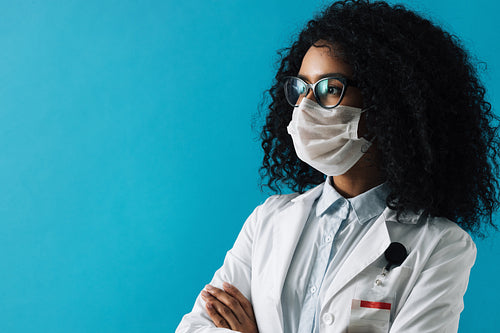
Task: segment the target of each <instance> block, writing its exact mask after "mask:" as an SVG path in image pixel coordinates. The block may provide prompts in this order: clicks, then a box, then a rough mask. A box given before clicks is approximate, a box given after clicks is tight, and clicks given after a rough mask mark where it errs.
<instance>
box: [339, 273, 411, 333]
mask: <svg viewBox="0 0 500 333" xmlns="http://www.w3.org/2000/svg"><path fill="white" fill-rule="evenodd" d="M382 272H383V268H382V266H381V267H378V265H374V266H371V267H369V268H367V269H366V270H365V271H364V272H362V273H361V274H360V277H359V281H358V282H357V284H356V287H355V291H354V298H353V299H352V302H351V314H350V318H349V326H348V330H347V332H348V333H379V332H380V333H386V332H388V331H389V328H390V326H391V323H392V321H393V320H394V314H395V312H396V309H397V308H398V306H399V299H400V297H401V292H402V288H403V287H404V286H405V285H406V282H407V281H408V278H409V276H410V274H411V272H412V269H411V268H409V267H404V266H400V267H395V268H393V269H391V270H390V271H389V272H388V273H386V274H385V275H384V274H382Z"/></svg>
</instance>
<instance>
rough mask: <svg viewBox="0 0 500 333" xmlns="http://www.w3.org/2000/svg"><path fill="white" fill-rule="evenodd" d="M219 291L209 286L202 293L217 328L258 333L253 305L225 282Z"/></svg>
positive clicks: (207, 309)
mask: <svg viewBox="0 0 500 333" xmlns="http://www.w3.org/2000/svg"><path fill="white" fill-rule="evenodd" d="M223 288H224V290H222V289H219V288H216V287H213V286H211V285H209V284H207V285H206V286H205V290H206V291H205V290H204V291H202V292H201V297H202V298H203V300H204V301H205V302H206V305H205V310H206V311H207V313H208V315H209V316H210V319H212V321H213V322H214V324H215V326H217V327H222V328H228V329H231V330H233V331H238V332H242V333H258V332H259V331H258V329H257V322H256V320H255V315H254V313H253V308H252V304H251V303H250V301H249V300H248V299H247V298H246V297H245V296H243V294H242V293H241V292H240V291H239V290H238V289H237V288H236V287H235V286H233V285H231V284H229V283H227V282H224V283H223Z"/></svg>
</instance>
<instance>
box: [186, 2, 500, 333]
mask: <svg viewBox="0 0 500 333" xmlns="http://www.w3.org/2000/svg"><path fill="white" fill-rule="evenodd" d="M269 94H270V96H271V98H272V102H271V104H270V105H269V113H268V115H267V118H266V124H265V126H264V129H263V131H262V134H261V137H262V147H263V149H264V152H265V156H264V162H263V166H262V171H263V173H262V175H263V176H264V177H267V179H268V182H267V185H268V186H269V187H270V188H271V189H274V190H277V191H278V192H279V191H280V189H281V187H282V186H287V187H289V188H291V189H292V190H294V191H296V192H297V193H294V194H288V195H275V196H271V197H270V198H268V199H267V200H266V202H265V203H264V204H262V205H260V206H258V207H257V208H256V209H255V210H254V212H253V213H252V214H251V216H250V217H249V218H248V219H247V221H246V222H245V224H244V226H243V229H242V231H241V232H240V234H239V236H238V238H237V240H236V242H235V244H234V246H233V248H232V249H231V250H230V251H229V252H228V253H227V256H226V258H225V261H224V264H223V266H222V267H221V268H220V269H219V270H218V271H217V272H216V273H215V276H214V278H213V280H212V282H211V283H210V285H207V286H206V288H205V290H203V291H202V292H201V294H200V296H199V297H198V298H197V300H196V303H195V305H194V308H193V310H192V312H191V313H189V314H187V315H185V316H184V318H183V319H182V321H181V323H180V325H179V327H178V328H177V332H179V333H180V332H219V331H220V332H223V331H230V330H232V331H239V332H245V333H248V332H260V333H267V332H269V333H276V332H287V333H290V332H456V331H457V329H458V321H459V316H460V312H461V311H462V309H463V295H464V293H465V290H466V288H467V283H468V278H469V272H470V269H471V267H472V265H473V264H474V261H475V256H476V248H475V245H474V242H473V241H472V239H471V237H470V236H469V234H468V233H467V232H469V233H471V234H478V235H481V231H482V230H483V228H482V227H483V226H487V225H493V223H492V213H493V212H494V211H495V210H496V209H497V208H498V204H499V201H498V197H497V196H496V191H497V190H498V180H497V178H496V175H497V174H498V160H497V155H496V151H498V148H499V146H500V144H499V140H498V137H497V136H496V131H497V128H496V127H494V126H493V123H492V122H493V121H497V118H496V117H495V116H494V114H493V113H492V111H491V105H490V104H489V103H488V102H487V101H485V99H484V95H485V89H484V88H483V86H482V85H481V83H480V81H479V79H478V77H477V74H476V72H475V69H474V66H473V65H472V64H471V62H470V58H469V55H468V54H467V53H466V52H465V51H464V50H463V49H462V48H461V46H460V45H459V42H458V41H457V39H456V38H455V37H453V36H451V35H450V34H448V33H446V32H444V31H442V30H441V29H440V28H439V27H436V26H435V25H433V24H432V23H431V22H429V21H428V20H426V19H424V18H422V17H420V16H418V15H417V14H415V13H413V12H411V11H409V10H407V9H405V8H404V7H402V6H390V5H388V4H386V3H384V2H373V3H372V2H367V1H340V2H336V3H334V4H332V5H331V6H330V7H329V8H327V9H326V10H325V11H324V12H323V13H321V15H319V16H318V17H316V18H315V19H314V20H311V21H310V22H309V23H308V24H307V26H306V27H305V29H304V30H303V31H302V32H301V33H300V35H299V36H298V40H296V41H295V42H294V43H293V45H292V46H291V47H290V48H289V49H287V50H286V52H285V53H284V56H283V57H282V61H281V65H280V67H279V70H278V73H277V75H276V80H275V84H274V86H273V87H272V88H271V89H270V90H269ZM311 187H312V188H311ZM306 190H308V191H306ZM305 191H306V192H305ZM304 192H305V193H304Z"/></svg>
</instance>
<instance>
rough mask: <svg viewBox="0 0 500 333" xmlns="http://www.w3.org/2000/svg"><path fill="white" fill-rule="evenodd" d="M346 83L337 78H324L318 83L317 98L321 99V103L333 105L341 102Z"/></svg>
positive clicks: (328, 105) (327, 105)
mask: <svg viewBox="0 0 500 333" xmlns="http://www.w3.org/2000/svg"><path fill="white" fill-rule="evenodd" d="M343 91H344V84H343V83H342V82H340V81H339V80H337V79H333V78H329V79H323V80H321V81H319V82H318V84H317V85H316V89H315V93H316V98H318V99H319V101H318V102H319V104H321V105H323V106H326V107H331V106H335V105H337V104H339V102H340V98H341V97H342V92H343Z"/></svg>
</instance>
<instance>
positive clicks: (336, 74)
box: [297, 73, 352, 83]
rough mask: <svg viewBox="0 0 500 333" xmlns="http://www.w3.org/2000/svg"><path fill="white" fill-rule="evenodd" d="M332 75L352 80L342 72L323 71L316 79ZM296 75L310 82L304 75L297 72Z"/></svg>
mask: <svg viewBox="0 0 500 333" xmlns="http://www.w3.org/2000/svg"><path fill="white" fill-rule="evenodd" d="M332 76H333V77H342V78H344V79H347V80H352V79H351V78H349V77H347V75H345V74H342V73H325V74H321V75H320V76H319V78H318V81H319V80H321V79H323V78H325V77H332ZM297 77H298V78H299V79H302V80H304V81H306V82H308V83H310V82H309V80H308V79H307V78H306V77H305V76H304V75H300V74H297Z"/></svg>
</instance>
